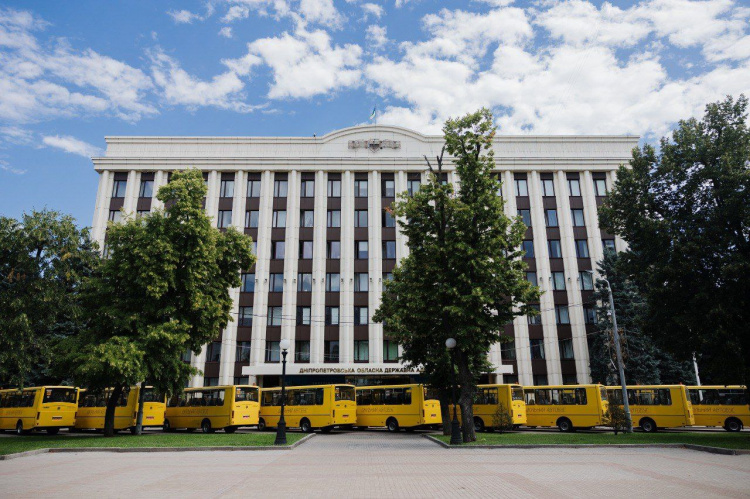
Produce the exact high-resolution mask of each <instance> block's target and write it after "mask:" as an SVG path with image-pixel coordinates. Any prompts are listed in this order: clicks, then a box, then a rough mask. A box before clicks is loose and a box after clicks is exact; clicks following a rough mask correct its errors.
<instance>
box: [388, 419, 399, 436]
mask: <svg viewBox="0 0 750 499" xmlns="http://www.w3.org/2000/svg"><path fill="white" fill-rule="evenodd" d="M385 426H386V427H387V428H388V431H390V432H391V433H396V432H397V431H398V430H399V428H398V421H397V420H396V418H388V421H386V422H385Z"/></svg>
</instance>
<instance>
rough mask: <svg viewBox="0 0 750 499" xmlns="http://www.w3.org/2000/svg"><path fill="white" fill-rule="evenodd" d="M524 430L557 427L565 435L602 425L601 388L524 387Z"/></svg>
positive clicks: (604, 401) (604, 402)
mask: <svg viewBox="0 0 750 499" xmlns="http://www.w3.org/2000/svg"><path fill="white" fill-rule="evenodd" d="M523 391H524V395H525V398H526V426H531V427H536V426H546V427H555V426H557V427H558V428H559V429H560V431H564V432H569V431H574V430H575V429H576V428H592V427H594V426H600V425H601V424H603V422H604V415H605V413H606V412H607V393H606V391H605V387H603V386H602V385H556V386H526V387H524V389H523Z"/></svg>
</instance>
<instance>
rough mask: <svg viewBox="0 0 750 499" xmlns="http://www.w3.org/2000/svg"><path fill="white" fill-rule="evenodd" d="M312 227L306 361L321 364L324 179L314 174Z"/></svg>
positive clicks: (323, 324)
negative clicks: (308, 331) (308, 343)
mask: <svg viewBox="0 0 750 499" xmlns="http://www.w3.org/2000/svg"><path fill="white" fill-rule="evenodd" d="M314 217H315V224H314V226H313V227H314V229H313V230H314V232H313V292H312V301H311V303H312V305H311V310H310V315H311V317H312V320H311V324H310V362H311V363H318V362H320V363H322V362H323V341H324V337H325V315H326V314H325V306H326V305H325V290H326V256H327V255H326V227H327V218H328V178H327V177H326V173H325V172H324V171H322V170H318V171H317V172H315V215H314Z"/></svg>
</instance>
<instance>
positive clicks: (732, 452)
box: [422, 434, 750, 456]
mask: <svg viewBox="0 0 750 499" xmlns="http://www.w3.org/2000/svg"><path fill="white" fill-rule="evenodd" d="M422 436H423V437H424V438H426V439H427V440H430V441H432V442H434V443H436V444H438V445H440V446H441V447H443V448H445V449H454V450H455V449H639V448H642V449H649V448H650V449H688V450H694V451H698V452H708V453H710V454H722V455H725V456H742V455H750V450H747V449H725V448H723V447H710V446H707V445H695V444H508V445H466V446H462V447H454V446H452V445H450V444H446V443H445V442H443V441H442V440H440V439H437V438H435V437H433V436H432V435H424V434H423V435H422Z"/></svg>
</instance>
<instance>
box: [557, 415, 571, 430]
mask: <svg viewBox="0 0 750 499" xmlns="http://www.w3.org/2000/svg"><path fill="white" fill-rule="evenodd" d="M557 427H558V428H559V429H560V431H562V432H564V433H570V432H571V431H573V423H571V422H570V419H568V418H560V419H558V420H557Z"/></svg>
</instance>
